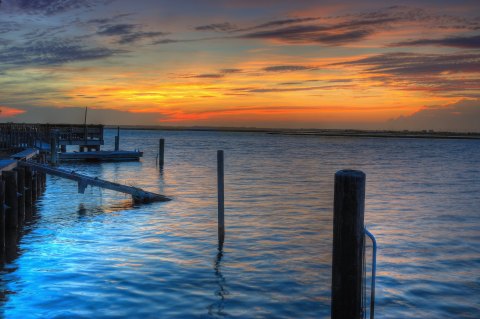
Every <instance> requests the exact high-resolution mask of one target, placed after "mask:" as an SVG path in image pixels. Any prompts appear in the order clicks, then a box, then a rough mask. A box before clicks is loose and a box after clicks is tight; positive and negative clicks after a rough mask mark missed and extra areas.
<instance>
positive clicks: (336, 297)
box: [331, 170, 365, 319]
mask: <svg viewBox="0 0 480 319" xmlns="http://www.w3.org/2000/svg"><path fill="white" fill-rule="evenodd" d="M333 210H334V213H333V256H332V259H333V260H332V317H331V318H332V319H361V318H363V309H362V275H363V268H362V267H363V250H364V237H365V235H364V234H365V232H364V211H365V174H364V173H363V172H361V171H353V170H342V171H338V172H337V173H336V174H335V193H334V208H333Z"/></svg>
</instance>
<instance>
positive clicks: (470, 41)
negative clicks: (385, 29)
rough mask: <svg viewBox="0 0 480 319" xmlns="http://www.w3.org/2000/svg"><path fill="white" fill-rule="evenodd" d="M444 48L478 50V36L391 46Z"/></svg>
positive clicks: (401, 43) (404, 42)
mask: <svg viewBox="0 0 480 319" xmlns="http://www.w3.org/2000/svg"><path fill="white" fill-rule="evenodd" d="M425 45H434V46H444V47H453V48H461V49H480V35H475V36H470V37H448V38H441V39H419V40H412V41H403V42H398V43H394V44H391V45H390V46H392V47H402V46H403V47H408V46H425Z"/></svg>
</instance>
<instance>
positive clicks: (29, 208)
mask: <svg viewBox="0 0 480 319" xmlns="http://www.w3.org/2000/svg"><path fill="white" fill-rule="evenodd" d="M32 182H33V173H32V168H30V167H25V219H26V220H28V219H30V218H31V217H32V212H33V202H32V193H33V192H32Z"/></svg>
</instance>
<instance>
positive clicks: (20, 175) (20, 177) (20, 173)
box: [15, 167, 25, 225]
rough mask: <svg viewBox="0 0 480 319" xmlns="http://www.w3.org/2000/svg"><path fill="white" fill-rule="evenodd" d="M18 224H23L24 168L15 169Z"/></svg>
mask: <svg viewBox="0 0 480 319" xmlns="http://www.w3.org/2000/svg"><path fill="white" fill-rule="evenodd" d="M15 171H16V172H17V193H18V194H17V195H18V224H19V225H22V224H23V223H24V222H25V168H23V167H17V168H16V169H15Z"/></svg>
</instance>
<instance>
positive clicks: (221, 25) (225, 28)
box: [195, 22, 237, 32]
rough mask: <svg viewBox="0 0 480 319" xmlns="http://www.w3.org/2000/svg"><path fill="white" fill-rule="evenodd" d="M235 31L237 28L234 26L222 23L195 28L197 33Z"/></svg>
mask: <svg viewBox="0 0 480 319" xmlns="http://www.w3.org/2000/svg"><path fill="white" fill-rule="evenodd" d="M235 29H237V26H235V25H234V24H231V23H229V22H223V23H212V24H207V25H201V26H198V27H195V30H197V31H221V32H225V31H232V30H235Z"/></svg>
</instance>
